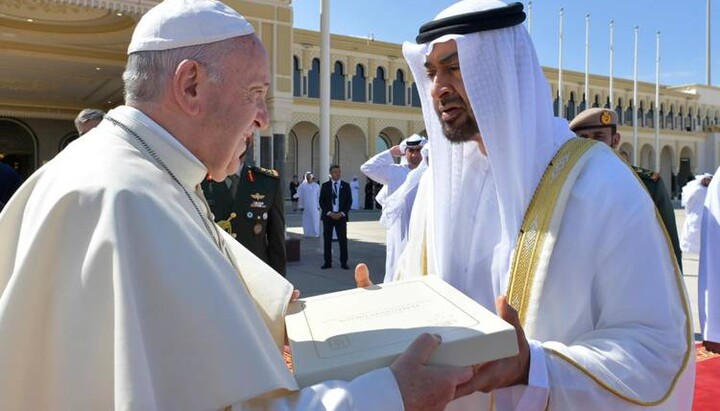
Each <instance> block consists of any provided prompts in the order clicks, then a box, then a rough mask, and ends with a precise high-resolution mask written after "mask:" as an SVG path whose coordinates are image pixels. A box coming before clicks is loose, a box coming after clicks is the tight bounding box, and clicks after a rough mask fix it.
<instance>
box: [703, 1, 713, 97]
mask: <svg viewBox="0 0 720 411" xmlns="http://www.w3.org/2000/svg"><path fill="white" fill-rule="evenodd" d="M705 14H706V16H705V25H706V26H707V34H706V35H707V41H706V45H705V61H706V64H707V67H706V68H705V70H706V71H707V85H708V86H711V85H712V81H711V76H710V0H707V10H706V12H705Z"/></svg>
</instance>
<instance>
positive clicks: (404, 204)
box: [360, 134, 427, 282]
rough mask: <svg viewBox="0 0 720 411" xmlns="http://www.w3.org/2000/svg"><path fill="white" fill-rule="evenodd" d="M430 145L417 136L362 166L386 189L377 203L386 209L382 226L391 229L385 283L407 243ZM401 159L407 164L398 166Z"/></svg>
mask: <svg viewBox="0 0 720 411" xmlns="http://www.w3.org/2000/svg"><path fill="white" fill-rule="evenodd" d="M426 142H427V139H426V138H425V137H422V136H420V135H417V134H413V135H412V136H410V137H408V138H406V139H404V140H403V141H402V142H401V143H400V144H399V145H397V146H392V147H390V148H389V149H387V150H385V151H382V152H380V153H378V154H376V155H374V156H373V157H371V158H370V159H369V160H368V161H366V162H365V163H364V164H363V165H361V166H360V171H362V172H363V174H365V175H366V176H368V177H370V178H371V179H373V180H375V181H377V182H379V183H380V184H382V185H383V189H382V190H381V191H380V193H379V194H378V196H377V197H376V199H375V200H376V201H377V202H379V203H380V205H382V206H383V208H382V217H381V218H380V222H381V224H382V225H383V226H384V227H385V228H386V229H387V233H386V239H385V253H386V257H385V279H384V282H388V281H392V280H393V273H394V272H395V265H396V263H397V260H398V259H399V258H400V254H402V251H403V249H404V248H405V243H406V242H407V232H408V225H409V224H410V213H411V211H412V206H413V203H414V202H415V194H416V192H417V182H418V181H419V178H420V176H421V175H422V172H423V171H424V170H425V168H426V166H425V165H423V166H422V167H420V166H421V164H423V155H422V151H421V150H422V148H423V146H424V145H425V143H426ZM397 157H402V158H403V159H404V160H405V161H403V162H401V163H400V164H396V163H395V158H397ZM418 169H419V170H418ZM414 170H418V172H417V173H416V174H417V176H416V177H415V178H413V179H411V182H412V183H411V184H408V185H407V186H405V187H403V189H402V190H400V188H401V187H402V186H403V185H404V184H405V182H406V181H407V180H408V175H409V174H410V172H411V171H414Z"/></svg>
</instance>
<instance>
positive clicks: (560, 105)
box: [558, 8, 565, 118]
mask: <svg viewBox="0 0 720 411" xmlns="http://www.w3.org/2000/svg"><path fill="white" fill-rule="evenodd" d="M558 38H559V43H560V44H559V51H558V117H561V118H564V117H565V110H564V109H563V106H564V104H563V92H562V88H563V77H562V75H563V72H562V43H563V9H562V8H560V31H559V33H558Z"/></svg>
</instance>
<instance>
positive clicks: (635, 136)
mask: <svg viewBox="0 0 720 411" xmlns="http://www.w3.org/2000/svg"><path fill="white" fill-rule="evenodd" d="M639 30H640V28H639V27H638V26H635V49H634V52H633V104H632V111H633V165H635V166H637V165H638V116H637V114H638V112H637V106H638V104H637V99H638V83H637V69H638V31H639Z"/></svg>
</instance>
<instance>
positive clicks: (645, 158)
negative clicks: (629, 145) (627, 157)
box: [639, 144, 655, 170]
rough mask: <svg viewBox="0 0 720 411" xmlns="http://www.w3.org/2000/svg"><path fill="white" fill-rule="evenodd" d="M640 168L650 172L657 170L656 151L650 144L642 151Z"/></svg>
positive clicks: (644, 146) (643, 147)
mask: <svg viewBox="0 0 720 411" xmlns="http://www.w3.org/2000/svg"><path fill="white" fill-rule="evenodd" d="M639 160H640V167H642V168H647V169H648V170H654V169H655V149H654V148H653V146H651V145H650V144H645V145H643V146H642V149H640V159H639Z"/></svg>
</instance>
